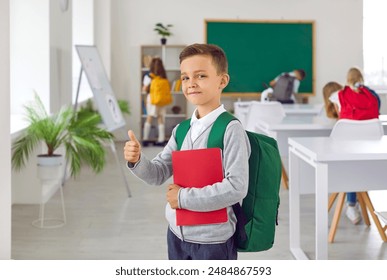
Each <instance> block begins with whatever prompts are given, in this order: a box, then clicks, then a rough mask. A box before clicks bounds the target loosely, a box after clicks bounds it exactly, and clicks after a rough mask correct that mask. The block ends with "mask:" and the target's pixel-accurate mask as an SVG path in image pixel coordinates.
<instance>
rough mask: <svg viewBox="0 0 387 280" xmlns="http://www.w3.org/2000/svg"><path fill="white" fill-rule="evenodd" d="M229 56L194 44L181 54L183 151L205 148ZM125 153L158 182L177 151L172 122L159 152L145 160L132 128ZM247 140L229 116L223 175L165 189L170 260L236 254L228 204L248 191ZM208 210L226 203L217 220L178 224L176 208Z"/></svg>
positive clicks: (131, 164) (133, 166) (140, 173)
mask: <svg viewBox="0 0 387 280" xmlns="http://www.w3.org/2000/svg"><path fill="white" fill-rule="evenodd" d="M227 68H228V67H227V59H226V55H225V53H224V52H223V50H222V49H221V48H219V47H217V46H215V45H207V44H194V45H190V46H187V47H186V48H184V50H183V51H182V52H181V54H180V70H181V81H182V90H183V93H184V96H185V97H186V98H187V100H188V101H189V102H190V103H192V104H193V105H195V106H196V109H195V111H194V113H193V114H192V118H191V126H190V129H189V131H188V133H187V136H186V137H185V139H184V141H183V143H182V147H181V150H191V149H201V148H206V147H207V140H208V136H209V133H210V131H211V127H212V125H213V123H214V122H215V120H216V119H217V117H218V116H219V115H220V114H221V113H223V112H225V109H224V106H223V105H222V104H221V102H220V98H221V93H222V91H223V89H224V88H225V87H226V86H227V84H228V83H229V79H230V77H229V75H228V70H227ZM128 135H129V137H130V141H128V142H126V144H125V148H124V157H125V160H126V161H128V164H127V165H128V168H129V169H130V170H131V172H132V173H133V174H134V175H136V176H137V177H139V178H141V179H142V180H144V181H145V182H147V183H148V184H152V185H161V184H163V183H164V182H165V181H166V180H167V179H168V178H170V177H171V176H172V171H173V170H172V159H171V158H172V152H173V151H176V150H177V144H176V140H175V137H176V127H175V128H174V130H173V132H172V137H171V138H170V139H169V141H168V144H167V145H166V146H165V148H164V149H163V151H162V152H161V153H159V154H158V155H157V156H156V157H155V158H154V159H152V160H149V159H147V157H146V156H145V155H144V154H143V153H141V145H140V143H139V141H138V140H137V139H136V137H135V135H134V134H133V132H132V131H131V130H130V131H129V132H128ZM250 152H251V151H250V143H249V140H248V137H247V134H246V132H245V130H244V128H243V126H242V125H241V123H240V122H239V121H236V120H234V121H231V122H230V123H229V124H228V126H227V128H226V131H225V135H224V148H223V170H224V179H223V181H222V182H219V183H215V184H213V185H211V186H208V187H203V188H181V187H180V186H178V185H175V184H170V185H169V186H168V191H167V202H168V203H167V206H166V208H165V209H166V210H165V211H166V218H167V220H168V223H169V228H168V235H167V241H168V256H169V259H173V260H176V259H184V260H207V259H208V260H209V259H215V260H220V259H237V249H236V244H235V242H234V233H235V228H236V216H235V214H234V211H233V208H232V205H233V204H235V203H237V202H240V201H241V200H242V199H243V198H244V197H245V196H246V194H247V188H248V178H249V176H248V159H249V156H250ZM178 208H179V209H189V210H194V211H212V210H217V209H222V208H227V213H228V220H227V221H226V222H225V223H220V224H206V225H191V226H177V225H176V209H178Z"/></svg>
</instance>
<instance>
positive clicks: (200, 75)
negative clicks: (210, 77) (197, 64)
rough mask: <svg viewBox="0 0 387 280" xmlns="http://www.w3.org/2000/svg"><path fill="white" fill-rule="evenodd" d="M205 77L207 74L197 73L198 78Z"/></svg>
mask: <svg viewBox="0 0 387 280" xmlns="http://www.w3.org/2000/svg"><path fill="white" fill-rule="evenodd" d="M205 77H207V76H206V75H204V74H199V75H198V78H199V79H203V78H205Z"/></svg>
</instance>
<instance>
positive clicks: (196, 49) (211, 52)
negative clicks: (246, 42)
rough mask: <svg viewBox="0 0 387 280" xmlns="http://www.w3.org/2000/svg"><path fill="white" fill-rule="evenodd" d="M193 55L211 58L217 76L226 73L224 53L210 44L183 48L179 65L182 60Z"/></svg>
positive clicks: (226, 64)
mask: <svg viewBox="0 0 387 280" xmlns="http://www.w3.org/2000/svg"><path fill="white" fill-rule="evenodd" d="M194 55H208V56H210V57H211V58H212V62H213V64H214V66H215V68H216V72H217V73H218V74H225V73H226V74H227V73H228V62H227V57H226V54H225V52H224V51H223V50H222V49H221V48H220V47H219V46H216V45H212V44H192V45H189V46H187V47H185V48H184V49H183V50H182V51H181V53H180V56H179V59H180V64H181V63H182V62H183V60H184V59H186V58H188V57H191V56H194Z"/></svg>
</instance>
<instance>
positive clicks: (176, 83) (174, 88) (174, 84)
mask: <svg viewBox="0 0 387 280" xmlns="http://www.w3.org/2000/svg"><path fill="white" fill-rule="evenodd" d="M171 91H172V92H180V91H181V80H180V79H177V80H173V82H172V86H171Z"/></svg>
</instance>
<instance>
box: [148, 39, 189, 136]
mask: <svg viewBox="0 0 387 280" xmlns="http://www.w3.org/2000/svg"><path fill="white" fill-rule="evenodd" d="M184 47H185V46H184V45H143V46H141V88H142V80H143V77H144V75H145V74H146V73H147V72H148V71H149V63H150V61H151V59H152V57H155V56H158V57H160V58H161V59H162V60H163V64H164V67H165V70H166V72H167V78H168V80H169V82H170V85H171V90H172V97H173V102H172V104H170V105H168V106H167V114H166V116H165V120H164V123H165V137H166V139H169V138H170V137H171V135H172V130H173V128H174V127H175V126H176V125H177V124H179V123H180V122H182V121H183V120H185V119H186V118H187V101H186V99H185V97H184V95H183V92H182V91H181V87H180V86H179V82H178V80H179V79H180V63H179V54H180V52H181V51H182V50H183V49H184ZM146 98H147V93H145V92H141V139H142V134H143V127H144V122H145V120H146V117H147V114H146ZM176 107H179V108H180V111H179V112H176V111H175V112H174V111H173V110H172V109H173V108H174V109H175V108H176ZM157 135H158V128H157V119H156V118H153V121H152V128H151V132H150V135H149V140H150V141H156V140H157Z"/></svg>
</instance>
